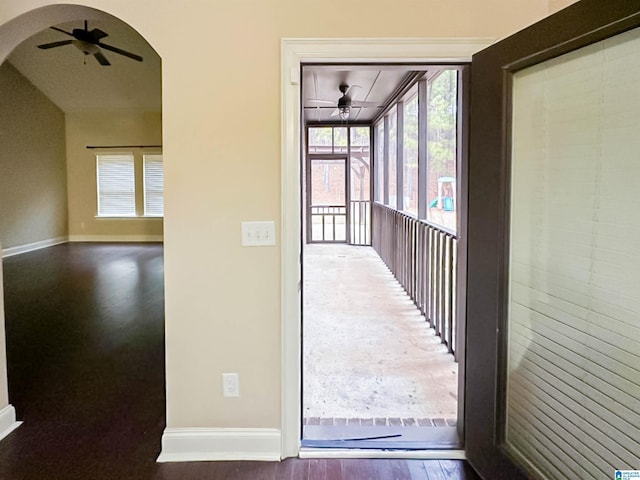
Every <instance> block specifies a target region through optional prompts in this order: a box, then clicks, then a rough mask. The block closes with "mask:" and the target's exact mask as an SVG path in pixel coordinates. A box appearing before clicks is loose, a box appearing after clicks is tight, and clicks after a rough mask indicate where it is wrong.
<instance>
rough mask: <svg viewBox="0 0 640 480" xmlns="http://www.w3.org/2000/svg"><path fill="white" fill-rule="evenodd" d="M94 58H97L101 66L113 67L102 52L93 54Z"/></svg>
mask: <svg viewBox="0 0 640 480" xmlns="http://www.w3.org/2000/svg"><path fill="white" fill-rule="evenodd" d="M93 56H94V57H96V60H98V63H99V64H100V65H102V66H103V67H106V66H107V65H111V64H110V63H109V60H107V57H105V56H104V55H103V54H102V52H96V53H94V54H93Z"/></svg>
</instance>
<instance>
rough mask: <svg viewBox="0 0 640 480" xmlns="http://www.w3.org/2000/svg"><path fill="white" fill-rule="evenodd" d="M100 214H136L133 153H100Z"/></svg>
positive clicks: (98, 161) (98, 165)
mask: <svg viewBox="0 0 640 480" xmlns="http://www.w3.org/2000/svg"><path fill="white" fill-rule="evenodd" d="M96 165H97V168H96V170H97V180H98V216H105V217H110V216H135V215H136V187H135V165H134V159H133V155H129V154H127V155H98V156H97V163H96Z"/></svg>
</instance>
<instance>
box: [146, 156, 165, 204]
mask: <svg viewBox="0 0 640 480" xmlns="http://www.w3.org/2000/svg"><path fill="white" fill-rule="evenodd" d="M144 214H145V215H148V216H162V215H164V168H163V164H162V155H145V156H144Z"/></svg>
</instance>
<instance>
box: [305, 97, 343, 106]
mask: <svg viewBox="0 0 640 480" xmlns="http://www.w3.org/2000/svg"><path fill="white" fill-rule="evenodd" d="M306 101H307V102H308V103H312V104H313V103H317V104H320V105H334V106H335V104H336V101H335V100H319V99H317V98H307V100H306Z"/></svg>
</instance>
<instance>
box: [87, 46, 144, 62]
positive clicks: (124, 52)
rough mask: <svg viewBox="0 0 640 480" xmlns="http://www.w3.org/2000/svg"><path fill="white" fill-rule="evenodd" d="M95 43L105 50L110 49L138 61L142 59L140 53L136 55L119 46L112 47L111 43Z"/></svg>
mask: <svg viewBox="0 0 640 480" xmlns="http://www.w3.org/2000/svg"><path fill="white" fill-rule="evenodd" d="M96 45H98V46H99V47H102V48H104V49H105V50H110V51H112V52H113V53H118V54H120V55H124V56H125V57H129V58H131V59H133V60H136V61H138V62H141V61H142V57H141V56H140V55H136V54H135V53H131V52H127V51H126V50H122V49H120V48H117V47H112V46H111V45H106V44H104V43H101V42H98V43H97V44H96Z"/></svg>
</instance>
